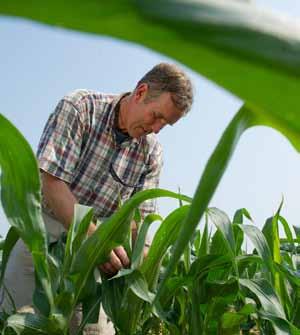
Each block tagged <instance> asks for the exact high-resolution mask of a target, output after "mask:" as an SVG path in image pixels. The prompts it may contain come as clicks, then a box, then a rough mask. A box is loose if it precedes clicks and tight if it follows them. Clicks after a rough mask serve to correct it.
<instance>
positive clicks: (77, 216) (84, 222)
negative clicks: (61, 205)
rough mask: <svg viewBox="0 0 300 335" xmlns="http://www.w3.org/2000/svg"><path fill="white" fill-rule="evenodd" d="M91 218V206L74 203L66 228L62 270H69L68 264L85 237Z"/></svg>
mask: <svg viewBox="0 0 300 335" xmlns="http://www.w3.org/2000/svg"><path fill="white" fill-rule="evenodd" d="M92 218H93V209H92V208H91V207H88V206H83V205H80V204H75V206H74V216H73V220H72V223H71V226H70V228H69V230H68V235H67V243H66V247H65V260H64V272H67V270H69V266H70V265H71V263H72V259H73V257H74V255H75V254H76V252H77V251H78V249H79V248H80V246H81V244H82V242H83V241H84V239H85V238H86V234H87V231H88V228H89V226H90V223H91V221H92Z"/></svg>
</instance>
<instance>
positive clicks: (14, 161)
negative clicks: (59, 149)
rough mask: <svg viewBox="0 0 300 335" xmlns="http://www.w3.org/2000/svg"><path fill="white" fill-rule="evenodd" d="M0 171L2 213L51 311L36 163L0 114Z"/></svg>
mask: <svg viewBox="0 0 300 335" xmlns="http://www.w3.org/2000/svg"><path fill="white" fill-rule="evenodd" d="M0 168H1V180H0V185H1V202H2V206H3V209H4V213H5V214H6V217H7V219H8V221H9V223H10V225H11V226H12V227H14V228H15V229H16V231H17V233H18V235H19V236H20V238H22V240H23V241H24V243H25V244H26V245H27V247H28V249H29V250H30V252H31V254H32V258H33V263H34V267H35V271H36V272H37V274H38V278H39V280H40V281H41V284H42V287H43V289H44V290H45V293H46V295H47V298H48V300H49V304H50V306H51V308H52V309H53V308H54V305H53V293H52V287H51V281H50V276H49V270H48V262H47V253H48V252H47V237H46V230H45V226H44V222H43V219H42V213H41V204H40V202H41V192H40V179H39V171H38V166H37V162H36V159H35V156H34V154H33V152H32V150H31V148H30V146H29V144H28V143H27V141H26V140H25V138H24V137H23V136H22V134H21V133H20V132H19V131H18V130H17V129H16V128H15V127H14V126H13V125H12V124H11V123H10V122H9V121H8V120H7V119H6V118H5V117H4V116H2V115H0Z"/></svg>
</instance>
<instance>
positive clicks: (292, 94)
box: [0, 0, 300, 149]
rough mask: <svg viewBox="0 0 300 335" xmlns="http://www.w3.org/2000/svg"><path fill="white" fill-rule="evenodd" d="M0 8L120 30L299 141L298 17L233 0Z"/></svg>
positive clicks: (97, 29) (120, 0)
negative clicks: (289, 17) (211, 83)
mask: <svg viewBox="0 0 300 335" xmlns="http://www.w3.org/2000/svg"><path fill="white" fill-rule="evenodd" d="M70 4H71V5H72V8H73V10H72V12H70V10H69V8H70ZM0 12H1V13H3V14H8V15H16V16H25V17H29V18H30V19H35V20H40V21H42V22H46V23H48V24H52V25H54V26H57V25H60V26H64V27H67V28H71V29H72V30H73V29H77V30H79V31H89V32H92V33H98V34H101V35H106V36H107V35H109V36H114V37H117V38H119V39H122V40H129V41H132V42H135V43H138V44H141V45H144V46H146V47H147V48H150V49H154V50H156V51H158V52H160V53H163V54H165V55H168V56H169V57H171V58H173V59H176V60H177V61H179V62H181V63H183V64H186V65H187V66H189V67H190V68H191V69H193V70H194V71H196V72H198V73H200V74H202V75H204V76H205V77H207V78H209V79H210V80H212V81H214V82H216V83H217V84H218V85H220V86H222V87H224V88H225V89H226V90H227V91H229V92H231V93H233V94H234V95H236V96H238V97H240V98H241V99H242V100H243V101H247V102H249V103H251V105H252V106H256V107H257V108H259V110H260V115H261V117H262V118H263V119H265V120H268V123H270V122H271V123H274V124H275V123H276V124H277V127H276V128H277V129H278V126H279V127H280V128H281V129H286V130H287V131H289V132H290V136H289V137H290V140H291V142H292V143H293V144H294V146H295V147H296V148H298V149H299V136H300V135H299V134H300V119H299V116H298V105H299V101H298V91H299V86H300V66H299V62H300V61H299V59H300V37H299V36H300V32H299V30H300V28H299V25H298V24H297V22H296V20H293V21H292V20H286V19H282V17H281V15H280V14H275V13H271V12H268V11H267V10H264V9H262V8H260V7H259V6H258V5H257V4H256V3H253V2H252V1H233V0H228V1H226V2H224V1H221V0H216V1H210V0H201V1H191V0H176V1H173V0H164V1H162V0H160V1H159V0H158V1H151V0H136V1H131V0H112V1H106V2H103V1H101V2H97V1H86V2H85V3H83V2H81V1H79V0H73V1H72V2H69V1H64V2H61V1H58V0H51V1H50V0H46V2H45V6H44V7H43V8H41V7H40V3H39V1H37V0H32V1H30V3H26V4H25V3H24V2H22V1H21V0H10V1H2V2H1V4H0ZM120 26H122V29H119V27H120ZM178 46H180V47H178ZM282 87H284V88H285V94H282Z"/></svg>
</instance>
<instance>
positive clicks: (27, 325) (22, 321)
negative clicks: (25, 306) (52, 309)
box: [5, 313, 62, 335]
mask: <svg viewBox="0 0 300 335" xmlns="http://www.w3.org/2000/svg"><path fill="white" fill-rule="evenodd" d="M8 329H11V330H14V331H15V332H16V333H17V334H18V335H19V334H20V335H21V334H22V335H33V334H34V335H44V334H45V335H49V334H51V335H62V331H61V329H59V328H58V327H57V320H55V319H54V320H52V321H51V320H49V319H47V318H45V317H44V316H42V315H37V314H31V313H18V314H13V315H11V316H9V317H8V318H7V320H6V326H5V331H6V330H8Z"/></svg>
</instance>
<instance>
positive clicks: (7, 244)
mask: <svg viewBox="0 0 300 335" xmlns="http://www.w3.org/2000/svg"><path fill="white" fill-rule="evenodd" d="M18 239H19V235H18V232H17V230H16V229H15V228H14V227H11V228H10V229H9V231H8V233H7V235H6V238H5V240H4V244H3V253H2V259H1V275H0V287H2V284H3V278H4V275H5V270H6V265H7V262H8V259H9V255H10V253H11V251H12V249H13V247H14V246H15V244H16V243H17V241H18Z"/></svg>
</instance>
